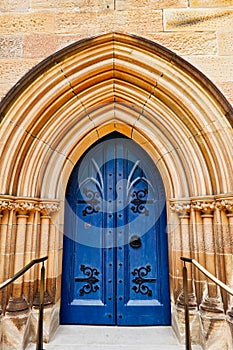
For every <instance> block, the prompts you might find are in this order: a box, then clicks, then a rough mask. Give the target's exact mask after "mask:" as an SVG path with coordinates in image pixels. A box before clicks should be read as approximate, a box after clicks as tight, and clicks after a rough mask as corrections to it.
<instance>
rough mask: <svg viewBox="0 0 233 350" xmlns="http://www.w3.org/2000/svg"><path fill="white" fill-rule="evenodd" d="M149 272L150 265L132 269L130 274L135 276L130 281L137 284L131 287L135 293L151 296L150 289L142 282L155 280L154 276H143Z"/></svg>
mask: <svg viewBox="0 0 233 350" xmlns="http://www.w3.org/2000/svg"><path fill="white" fill-rule="evenodd" d="M149 272H151V266H150V265H147V266H146V267H144V266H142V267H140V268H139V269H134V270H133V272H132V275H133V276H137V277H135V278H134V279H133V280H132V282H134V283H135V284H137V286H133V287H132V289H133V290H134V291H135V293H141V294H143V295H148V297H152V290H151V289H150V288H149V287H148V286H147V285H145V284H144V283H152V282H156V278H145V276H147V275H148V273H149Z"/></svg>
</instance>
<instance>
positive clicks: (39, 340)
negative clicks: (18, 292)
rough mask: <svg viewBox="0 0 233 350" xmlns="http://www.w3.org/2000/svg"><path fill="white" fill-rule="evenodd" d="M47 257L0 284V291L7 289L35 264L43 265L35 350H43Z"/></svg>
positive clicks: (35, 261) (30, 264) (37, 260)
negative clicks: (45, 265)
mask: <svg viewBox="0 0 233 350" xmlns="http://www.w3.org/2000/svg"><path fill="white" fill-rule="evenodd" d="M47 259H48V257H47V256H45V257H43V258H39V259H34V260H32V261H31V262H30V263H29V264H27V265H26V266H24V267H23V268H22V269H21V270H20V271H18V272H17V273H16V274H15V275H14V276H13V277H11V278H9V279H8V280H6V281H5V282H3V283H2V284H0V290H1V289H3V288H5V287H7V286H8V285H9V284H11V283H12V282H14V281H15V280H16V279H17V278H19V277H21V276H22V275H23V274H24V273H25V272H26V271H28V270H29V269H30V268H31V267H32V266H34V265H35V264H39V263H43V264H42V267H41V271H40V305H39V319H38V331H37V344H36V350H43V311H44V280H45V267H44V262H45V260H47Z"/></svg>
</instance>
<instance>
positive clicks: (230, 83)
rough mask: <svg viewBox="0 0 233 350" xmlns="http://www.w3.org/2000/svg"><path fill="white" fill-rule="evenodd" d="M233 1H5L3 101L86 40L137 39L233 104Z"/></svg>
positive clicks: (0, 60)
mask: <svg viewBox="0 0 233 350" xmlns="http://www.w3.org/2000/svg"><path fill="white" fill-rule="evenodd" d="M232 23H233V0H168V1H167V0H166V1H165V0H70V1H67V0H0V97H3V96H4V95H5V94H6V92H7V91H8V90H9V89H10V88H11V87H12V86H13V85H14V84H15V83H16V82H17V81H18V80H19V79H20V78H21V77H22V76H23V75H24V74H25V73H26V72H27V71H28V70H29V69H30V68H32V67H33V66H34V65H36V64H37V63H38V62H40V61H41V60H43V59H44V58H45V57H47V56H49V55H51V54H53V53H54V52H56V51H57V50H59V49H61V48H63V47H65V46H67V45H68V44H70V43H72V42H74V41H77V40H79V39H81V38H85V37H89V36H93V35H97V34H101V33H106V32H111V31H120V32H124V33H131V34H137V35H140V36H143V37H146V38H148V39H152V40H155V41H156V42H158V43H160V44H162V45H164V46H166V47H167V48H169V49H171V50H173V51H174V52H176V53H177V54H178V55H180V56H182V57H183V58H185V59H186V60H187V61H189V62H191V63H192V64H193V65H194V66H196V67H197V68H198V69H200V70H201V71H202V72H203V73H204V74H206V75H207V76H208V77H209V78H210V79H211V80H212V81H213V82H214V83H215V84H216V85H217V86H218V88H219V89H220V90H221V91H222V92H223V94H224V95H225V96H226V97H227V98H228V100H229V101H230V102H231V103H233V25H232Z"/></svg>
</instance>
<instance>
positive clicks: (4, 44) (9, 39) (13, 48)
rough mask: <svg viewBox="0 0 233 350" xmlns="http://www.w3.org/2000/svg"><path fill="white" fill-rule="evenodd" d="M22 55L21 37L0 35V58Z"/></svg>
mask: <svg viewBox="0 0 233 350" xmlns="http://www.w3.org/2000/svg"><path fill="white" fill-rule="evenodd" d="M22 55H23V38H22V36H13V35H1V36H0V57H1V58H14V57H22Z"/></svg>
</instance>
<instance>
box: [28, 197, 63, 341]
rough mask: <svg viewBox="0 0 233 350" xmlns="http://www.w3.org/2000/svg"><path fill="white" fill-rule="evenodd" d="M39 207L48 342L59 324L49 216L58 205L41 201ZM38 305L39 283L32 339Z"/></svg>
mask: <svg viewBox="0 0 233 350" xmlns="http://www.w3.org/2000/svg"><path fill="white" fill-rule="evenodd" d="M39 209H40V234H39V237H40V238H39V255H40V256H41V257H42V256H46V255H48V261H47V263H46V264H45V268H46V278H45V293H44V306H45V308H44V335H43V338H44V341H45V342H48V341H49V339H50V338H51V337H52V336H53V334H54V332H55V330H56V328H57V327H58V325H59V314H58V312H57V309H56V307H55V306H54V285H53V284H54V279H53V268H54V264H56V261H55V260H54V254H55V252H54V250H56V246H55V245H54V243H55V240H56V237H55V236H54V235H53V232H54V230H53V228H52V225H51V217H52V215H53V213H54V212H56V211H58V210H59V206H58V205H57V204H56V203H53V202H42V203H40V205H39ZM38 307H39V284H38V290H37V293H36V294H35V297H34V301H33V318H32V323H33V325H34V326H33V327H34V337H33V341H35V340H36V338H35V334H36V324H37V320H38Z"/></svg>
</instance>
